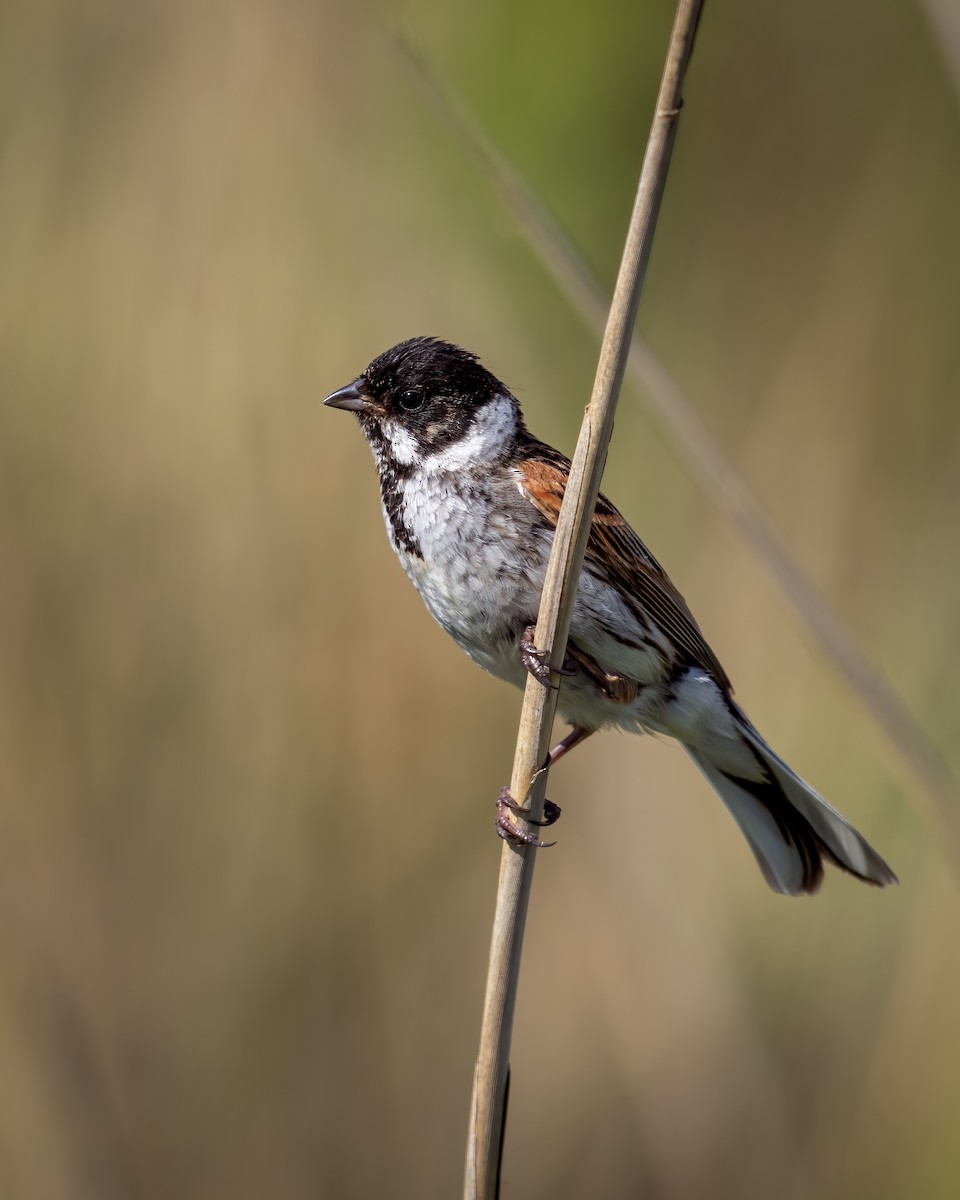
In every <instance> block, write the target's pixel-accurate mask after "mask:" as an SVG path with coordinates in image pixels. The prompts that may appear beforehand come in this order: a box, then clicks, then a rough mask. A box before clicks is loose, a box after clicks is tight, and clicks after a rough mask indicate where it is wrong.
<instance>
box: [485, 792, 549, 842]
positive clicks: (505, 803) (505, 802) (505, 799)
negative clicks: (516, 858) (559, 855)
mask: <svg viewBox="0 0 960 1200" xmlns="http://www.w3.org/2000/svg"><path fill="white" fill-rule="evenodd" d="M513 813H516V814H517V816H518V817H519V818H520V820H519V821H517V820H515V819H514V818H513V816H512V815H511V814H513ZM559 816H560V805H559V804H554V803H553V801H552V800H544V802H543V818H542V819H541V820H539V821H535V820H534V819H533V818H532V817H531V816H530V815H529V814H528V812H527V810H526V809H525V808H523V807H522V805H520V804H518V803H517V802H516V800H514V798H513V797H512V796H511V795H510V789H509V788H504V789H503V791H502V792H501V793H500V795H499V797H498V798H497V821H496V830H497V835H498V836H499V837H502V838H503V840H504V841H505V842H509V843H510V845H511V846H537V847H539V848H540V849H541V850H545V849H546V848H547V847H548V846H555V845H556V842H542V841H541V840H540V839H539V838H538V837H537V835H536V834H535V833H534V831H533V830H532V829H530V828H528V827H529V826H531V825H535V826H538V827H541V828H542V827H543V826H545V825H552V824H553V823H554V822H555V821H556V820H557V819H558V817H559Z"/></svg>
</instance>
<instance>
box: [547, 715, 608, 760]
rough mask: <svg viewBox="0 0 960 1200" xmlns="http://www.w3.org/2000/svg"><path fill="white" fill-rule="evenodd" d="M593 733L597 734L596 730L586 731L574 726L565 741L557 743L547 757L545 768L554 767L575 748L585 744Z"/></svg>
mask: <svg viewBox="0 0 960 1200" xmlns="http://www.w3.org/2000/svg"><path fill="white" fill-rule="evenodd" d="M591 733H596V730H595V729H584V728H583V726H582V725H574V726H573V728H572V729H571V730H570V732H569V733H568V734H567V736H566V737H565V738H564V739H563V741H560V742H557V744H556V745H555V746H554V748H553V749H552V750H551V751H550V753H549V754H548V755H547V761H546V762H545V763H544V767H552V766H553V764H554V763H557V762H559V761H560V759H561V758H563V756H564V755H565V754H569V753H570V751H571V750H572V749H573V748H574V746H579V745H580V743H581V742H585V741H586V740H587V738H588V737H589V736H590V734H591Z"/></svg>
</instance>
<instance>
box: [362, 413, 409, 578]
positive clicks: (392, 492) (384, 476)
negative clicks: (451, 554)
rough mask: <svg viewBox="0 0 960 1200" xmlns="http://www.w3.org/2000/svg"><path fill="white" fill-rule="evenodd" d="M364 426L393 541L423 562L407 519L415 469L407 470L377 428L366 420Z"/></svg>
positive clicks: (363, 422) (399, 547)
mask: <svg viewBox="0 0 960 1200" xmlns="http://www.w3.org/2000/svg"><path fill="white" fill-rule="evenodd" d="M360 423H361V425H362V426H363V432H364V433H365V434H366V436H367V440H368V441H369V443H370V446H371V448H372V450H373V456H374V460H375V461H376V464H377V471H378V473H379V475H380V499H381V501H382V502H383V511H384V513H385V514H386V517H387V521H388V522H389V525H390V536H391V539H392V541H393V543H394V545H395V546H396V547H397V548H398V549H403V550H405V551H406V553H407V554H409V555H411V556H412V557H413V558H419V559H422V558H423V551H422V549H421V548H420V543H419V541H418V540H417V537H416V535H415V534H414V532H413V530H412V529H411V528H410V526H409V525H408V524H407V522H406V520H405V519H404V515H403V485H404V483H406V481H407V480H408V479H409V478H410V476H411V475H412V474H413V472H414V470H415V467H414V466H413V465H410V466H403V465H402V464H401V463H398V462H397V461H396V459H395V458H394V457H393V455H392V454H391V453H390V448H389V447H388V445H387V443H386V439H385V438H383V437H382V436H381V434H380V429H379V426H378V425H377V424H375V423H374V422H373V421H369V422H368V421H364V420H362V419H361V422H360Z"/></svg>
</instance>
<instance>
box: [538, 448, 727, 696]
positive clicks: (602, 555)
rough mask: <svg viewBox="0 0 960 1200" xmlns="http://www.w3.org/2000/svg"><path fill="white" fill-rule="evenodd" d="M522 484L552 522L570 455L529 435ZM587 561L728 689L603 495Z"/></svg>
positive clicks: (672, 592)
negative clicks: (564, 454) (567, 455)
mask: <svg viewBox="0 0 960 1200" xmlns="http://www.w3.org/2000/svg"><path fill="white" fill-rule="evenodd" d="M523 450H524V461H523V465H522V467H521V481H522V482H521V486H522V488H523V491H524V492H525V493H526V495H527V497H528V498H529V499H530V501H531V503H532V504H533V505H534V506H535V507H536V508H537V509H538V510H539V511H540V512H541V513H542V514H543V516H544V517H546V519H547V520H548V521H549V522H550V524H551V525H553V526H554V527H556V524H557V518H558V517H559V515H560V505H561V503H562V501H563V493H564V489H565V487H566V483H567V475H568V473H569V470H570V463H569V460H568V459H566V458H564V456H563V455H562V454H559V453H558V452H557V451H556V450H553V449H552V448H551V447H549V446H546V445H544V444H543V443H542V442H535V441H534V440H533V439H532V438H531V439H530V442H529V443H527V444H525V445H524V447H523ZM587 560H588V561H589V563H590V565H591V567H593V569H594V570H595V571H598V572H599V573H600V574H601V575H602V576H603V577H604V578H605V579H608V580H609V581H610V583H612V584H614V585H615V586H617V587H618V588H619V589H620V590H621V592H623V594H624V596H625V598H626V600H627V602H628V604H630V605H631V607H633V608H635V609H637V610H639V612H640V613H641V614H642V615H643V616H645V617H647V618H649V619H650V620H652V621H655V622H656V624H657V625H658V626H659V627H660V629H662V630H663V632H664V633H665V634H666V635H667V637H669V638H670V639H671V640H672V641H673V642H674V643H675V644H676V646H677V647H678V648H679V650H680V651H681V654H682V655H683V657H684V658H686V659H688V660H689V662H690V663H691V664H696V665H697V666H701V667H705V668H706V669H707V670H708V671H709V672H710V674H711V675H712V676H713V677H714V679H715V680H716V681H717V683H719V684H720V686H721V687H722V688H723V689H724V690H725V691H727V692H730V691H732V690H733V689H732V688H731V686H730V680H729V679H728V678H727V674H726V672H725V671H724V669H723V667H721V665H720V663H719V661H718V660H717V656H716V655H715V654H714V653H713V651H712V650H711V649H710V647H709V646H708V645H707V642H706V640H705V639H704V636H703V634H702V633H701V632H700V627H699V626H698V625H697V623H696V621H695V620H694V619H693V614H692V613H691V612H690V609H689V608H687V604H686V601H685V600H684V598H683V596H681V595H680V593H679V592H678V591H677V589H676V588H675V587H674V586H673V584H672V583H671V582H670V580H669V578H668V577H667V574H666V572H665V571H664V569H663V568H662V567H661V566H660V564H659V563H658V562H657V560H656V559H655V558H654V557H653V555H652V554H651V553H650V551H649V550H648V549H647V548H646V546H645V545H644V544H643V542H642V541H641V540H640V538H639V537H638V536H637V534H636V533H635V532H634V531H633V530H632V529H631V528H630V526H629V525H628V524H627V522H626V521H625V520H624V518H623V517H622V516H621V514H620V513H619V512H618V511H617V509H616V508H614V506H613V505H612V504H611V503H610V501H609V500H608V499H607V498H606V496H604V495H602V494H601V495H600V497H599V498H598V499H597V507H596V510H595V512H594V514H593V521H592V523H591V526H590V536H589V538H588V539H587Z"/></svg>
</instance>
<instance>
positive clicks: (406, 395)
mask: <svg viewBox="0 0 960 1200" xmlns="http://www.w3.org/2000/svg"><path fill="white" fill-rule="evenodd" d="M399 404H400V407H401V408H402V409H403V411H404V412H416V410H417V409H418V408H422V407H423V392H401V393H400V399H399Z"/></svg>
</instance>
